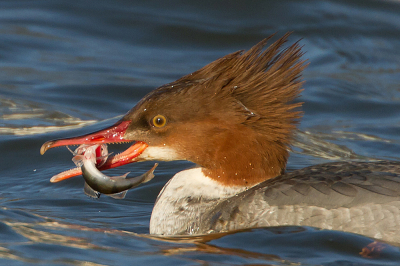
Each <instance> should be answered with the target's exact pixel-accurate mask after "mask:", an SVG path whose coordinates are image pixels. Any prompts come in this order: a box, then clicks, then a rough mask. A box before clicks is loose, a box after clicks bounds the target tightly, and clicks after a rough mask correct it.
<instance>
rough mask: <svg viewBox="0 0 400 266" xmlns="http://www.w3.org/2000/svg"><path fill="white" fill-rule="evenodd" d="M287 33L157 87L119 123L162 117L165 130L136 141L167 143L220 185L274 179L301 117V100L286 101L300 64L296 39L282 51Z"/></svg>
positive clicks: (295, 90) (294, 91)
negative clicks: (271, 41)
mask: <svg viewBox="0 0 400 266" xmlns="http://www.w3.org/2000/svg"><path fill="white" fill-rule="evenodd" d="M289 35H290V34H286V35H284V36H283V37H282V38H280V39H279V40H278V41H276V42H274V43H273V44H271V45H270V46H269V47H267V48H266V49H265V50H264V51H263V49H264V47H265V46H266V45H267V42H268V41H269V39H270V38H271V37H272V36H271V37H269V38H267V39H265V40H263V41H261V42H260V43H258V44H257V45H255V46H254V47H252V48H251V49H250V50H249V51H247V52H242V51H239V52H235V53H232V54H229V55H227V56H224V57H222V58H220V59H218V60H216V61H214V62H212V63H210V64H208V65H207V66H205V67H203V68H201V69H200V70H198V71H196V72H194V73H192V74H189V75H186V76H184V77H182V78H180V79H178V80H177V81H175V82H172V83H169V84H167V85H164V86H162V87H160V88H158V89H157V90H155V91H153V92H151V93H150V94H149V95H147V96H146V97H145V98H144V99H143V100H142V101H141V102H140V103H139V104H138V105H137V106H136V108H134V109H133V110H132V111H131V112H130V113H129V114H128V115H127V117H126V119H131V120H140V121H144V122H143V123H141V124H138V123H134V124H132V129H133V127H136V129H137V128H138V127H140V126H143V125H145V124H146V122H145V121H148V120H149V119H151V117H153V116H155V115H158V114H162V115H164V116H165V117H166V118H167V121H168V124H167V126H165V128H163V129H162V130H161V129H160V130H158V129H157V130H156V131H154V132H153V133H154V134H152V133H147V135H146V136H143V137H142V139H139V140H143V141H146V142H150V143H149V144H150V145H155V146H157V145H164V144H165V143H171V144H170V145H172V146H174V147H173V148H174V149H175V150H177V152H178V153H179V154H180V158H181V159H186V160H190V161H193V162H195V163H197V164H199V165H201V166H202V167H203V168H204V171H205V172H206V173H207V174H208V175H210V176H211V177H212V178H215V179H216V180H220V181H221V182H224V183H226V184H229V185H252V184H255V183H258V182H261V181H262V180H264V179H267V178H271V177H275V176H277V175H279V174H281V173H282V172H283V171H284V169H285V166H286V161H287V158H288V156H289V155H288V149H289V145H290V142H291V139H292V134H293V130H294V129H295V127H296V123H297V122H298V120H299V119H300V117H301V112H300V111H299V110H297V109H298V107H300V106H301V103H293V100H294V99H295V98H296V97H298V96H299V93H300V91H301V85H302V82H301V81H300V75H301V72H302V70H303V69H304V68H305V66H306V65H305V64H304V61H301V56H302V52H301V47H300V46H299V44H298V42H296V43H294V44H293V45H291V46H289V47H287V48H283V45H284V43H285V42H286V40H287V38H288V36H289ZM140 110H146V112H141V111H140ZM132 116H136V117H132ZM147 129H148V130H147V131H146V132H152V131H151V130H153V129H151V128H147ZM143 132H145V131H144V130H143ZM177 136H179V139H174V138H177ZM135 137H136V140H138V139H137V135H136V136H135ZM132 138H133V136H132ZM193 151H196V153H197V154H196V155H194V154H193ZM235 176H238V177H237V178H236V179H235Z"/></svg>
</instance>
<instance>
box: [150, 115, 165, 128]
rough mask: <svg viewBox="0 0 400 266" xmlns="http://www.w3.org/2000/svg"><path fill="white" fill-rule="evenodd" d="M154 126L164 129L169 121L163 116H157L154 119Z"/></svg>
mask: <svg viewBox="0 0 400 266" xmlns="http://www.w3.org/2000/svg"><path fill="white" fill-rule="evenodd" d="M152 124H153V126H155V127H163V126H165V125H166V124H167V119H166V118H165V116H163V115H156V116H155V117H153V119H152Z"/></svg>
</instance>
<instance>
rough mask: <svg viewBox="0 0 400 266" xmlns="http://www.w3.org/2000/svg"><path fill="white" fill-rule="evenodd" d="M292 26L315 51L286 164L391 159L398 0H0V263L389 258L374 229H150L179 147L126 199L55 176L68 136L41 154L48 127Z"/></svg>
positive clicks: (82, 117) (397, 84)
mask: <svg viewBox="0 0 400 266" xmlns="http://www.w3.org/2000/svg"><path fill="white" fill-rule="evenodd" d="M287 31H294V33H293V35H292V36H291V42H294V41H296V40H298V39H300V38H303V40H302V41H301V44H303V45H304V50H305V51H306V55H305V57H306V58H308V59H309V62H310V65H309V67H308V68H307V69H306V71H305V72H304V79H305V80H306V81H307V83H306V84H305V86H304V89H305V90H304V92H303V94H302V98H301V100H302V101H304V102H305V104H304V111H305V115H304V119H303V121H302V124H301V126H300V131H299V132H298V141H297V142H296V143H295V148H294V152H293V153H292V155H291V158H290V161H289V164H288V169H289V170H291V169H298V168H302V167H305V166H308V165H312V164H317V163H323V162H327V161H332V160H349V159H356V160H358V159H361V160H369V159H374V158H383V159H393V160H399V159H400V2H399V1H365V0H363V1H165V2H164V1H122V0H120V1H115V0H114V1H112V0H106V1H63V0H47V1H46V0H43V1H39V0H35V1H18V0H14V1H0V148H1V155H0V156H1V157H0V188H1V190H0V204H1V206H0V264H2V265H28V264H32V265H35V264H36V265H240V264H267V265H269V264H272V265H398V264H399V263H400V252H399V251H400V250H399V248H397V247H394V246H387V247H386V248H385V249H384V250H383V251H382V252H381V253H380V254H379V255H380V256H379V257H376V258H366V257H363V256H361V255H360V254H359V253H360V251H361V250H362V248H363V247H364V246H366V245H367V244H369V243H370V242H372V240H371V239H368V238H366V237H362V236H357V235H352V234H345V233H339V232H330V231H318V230H316V229H313V228H302V227H281V228H268V229H257V230H253V231H248V232H241V233H236V234H232V235H226V236H220V237H219V238H216V239H211V240H207V239H203V240H202V241H200V242H198V243H195V242H194V240H195V239H178V240H175V241H162V240H159V239H152V238H149V237H148V235H147V234H148V226H149V219H150V214H151V210H152V207H153V204H154V201H155V199H156V196H157V194H158V192H159V191H160V189H161V188H162V187H163V185H164V184H165V183H166V181H167V180H168V179H169V178H170V177H171V176H172V175H174V174H175V173H176V172H177V171H180V170H182V169H184V168H185V167H188V166H189V165H190V164H189V163H185V162H177V163H161V165H160V166H159V167H158V169H157V171H156V178H155V179H154V180H152V181H151V182H149V183H147V184H144V185H143V186H141V187H139V188H137V189H134V190H132V191H130V192H129V193H128V194H127V198H126V199H125V200H120V201H118V200H114V199H111V198H109V197H101V198H100V199H99V200H91V199H89V198H87V197H86V196H85V195H84V194H83V191H82V186H83V179H82V178H80V177H76V178H74V179H71V180H68V181H65V182H61V183H57V184H51V183H50V182H49V179H50V178H51V176H53V175H54V174H56V173H58V172H60V171H63V170H66V169H68V168H71V167H72V166H73V164H72V162H71V154H70V153H69V152H68V151H67V150H66V149H65V148H59V149H54V150H50V151H48V152H47V153H46V154H45V155H44V156H41V155H40V154H39V148H40V146H41V145H42V144H43V143H44V142H45V141H47V140H50V139H54V138H62V137H69V136H74V135H77V134H83V133H88V132H91V131H93V130H97V129H100V128H103V127H105V126H108V125H111V123H112V122H114V121H116V119H117V116H118V115H121V114H123V113H125V112H127V111H128V110H129V109H130V108H131V107H133V106H134V104H135V103H136V102H137V101H138V100H139V99H140V98H141V97H143V96H144V95H145V94H146V93H148V92H149V91H151V90H152V89H154V88H156V87H158V86H160V85H162V84H164V83H168V82H171V81H173V80H175V79H177V78H179V77H181V76H182V75H185V74H188V73H190V72H192V71H195V70H197V69H198V68H200V67H202V66H204V65H206V64H207V63H209V62H211V61H213V60H215V59H217V58H218V57H221V56H223V55H225V54H227V53H231V52H233V51H236V50H239V49H248V48H250V47H251V46H252V45H254V44H256V43H257V42H259V41H260V40H261V39H262V38H264V37H266V36H269V35H270V34H272V33H274V32H277V33H278V35H279V36H281V35H283V34H284V33H285V32H287ZM124 148H126V145H125V146H123V145H121V146H116V145H114V146H112V147H110V149H112V150H113V151H115V152H118V151H122V150H123V149H124ZM150 165H151V164H150V163H141V164H136V165H128V166H125V167H122V168H118V169H115V170H114V171H110V173H111V174H113V175H114V174H115V175H116V174H118V175H119V174H123V173H125V172H127V171H132V173H133V174H134V175H136V174H138V173H142V172H144V171H145V170H147V169H149V166H150Z"/></svg>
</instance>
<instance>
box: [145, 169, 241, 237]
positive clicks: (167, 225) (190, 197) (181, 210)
mask: <svg viewBox="0 0 400 266" xmlns="http://www.w3.org/2000/svg"><path fill="white" fill-rule="evenodd" d="M245 189H246V188H244V187H227V186H223V185H221V184H220V183H218V182H216V181H214V180H212V179H211V178H209V177H207V176H205V175H204V174H203V172H202V170H201V168H200V167H197V168H192V169H188V170H185V171H182V172H179V173H177V174H176V175H175V176H174V177H173V178H172V179H171V180H170V181H169V182H168V183H167V184H166V185H165V186H164V188H163V189H162V190H161V192H160V194H159V195H158V197H157V201H156V204H155V206H154V208H153V212H152V214H151V219H150V233H151V234H158V235H175V234H196V230H197V228H196V227H194V226H193V225H194V224H199V223H201V219H202V217H201V215H202V214H203V213H204V212H205V211H207V210H209V209H210V208H212V207H213V206H215V205H216V204H217V203H218V202H220V201H221V200H223V199H226V198H229V197H232V196H234V195H236V194H238V193H240V192H242V191H244V190H245Z"/></svg>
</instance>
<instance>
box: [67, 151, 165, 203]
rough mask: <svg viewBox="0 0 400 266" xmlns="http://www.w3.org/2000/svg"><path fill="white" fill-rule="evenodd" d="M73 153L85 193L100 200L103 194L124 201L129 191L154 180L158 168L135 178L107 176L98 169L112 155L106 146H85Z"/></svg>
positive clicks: (153, 168)
mask: <svg viewBox="0 0 400 266" xmlns="http://www.w3.org/2000/svg"><path fill="white" fill-rule="evenodd" d="M71 152H72V151H71ZM72 153H73V154H74V155H75V156H74V157H73V158H72V161H73V162H74V163H75V164H76V165H77V166H78V167H81V170H82V176H83V178H84V179H85V181H86V182H85V186H84V192H85V194H86V195H88V196H89V197H93V198H99V197H100V193H103V194H106V195H107V196H110V197H113V198H115V199H123V198H125V195H126V192H127V191H128V189H131V188H134V187H136V186H138V185H140V184H142V183H146V182H148V181H150V180H151V179H153V177H154V174H153V172H154V170H155V169H156V167H157V166H158V164H157V163H156V164H155V165H154V166H153V167H152V168H151V169H150V170H149V171H147V172H146V173H144V174H142V175H140V176H138V177H134V178H128V179H127V178H126V176H127V175H128V174H129V172H128V173H126V174H124V175H122V176H107V175H105V174H103V173H102V172H100V171H99V170H98V169H97V167H98V166H101V165H102V164H104V163H105V162H106V161H107V157H108V156H109V155H110V154H109V153H108V151H107V145H106V144H101V145H98V144H95V145H85V144H84V145H81V146H79V147H78V148H77V149H76V150H75V151H74V152H72ZM96 165H98V166H96Z"/></svg>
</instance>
